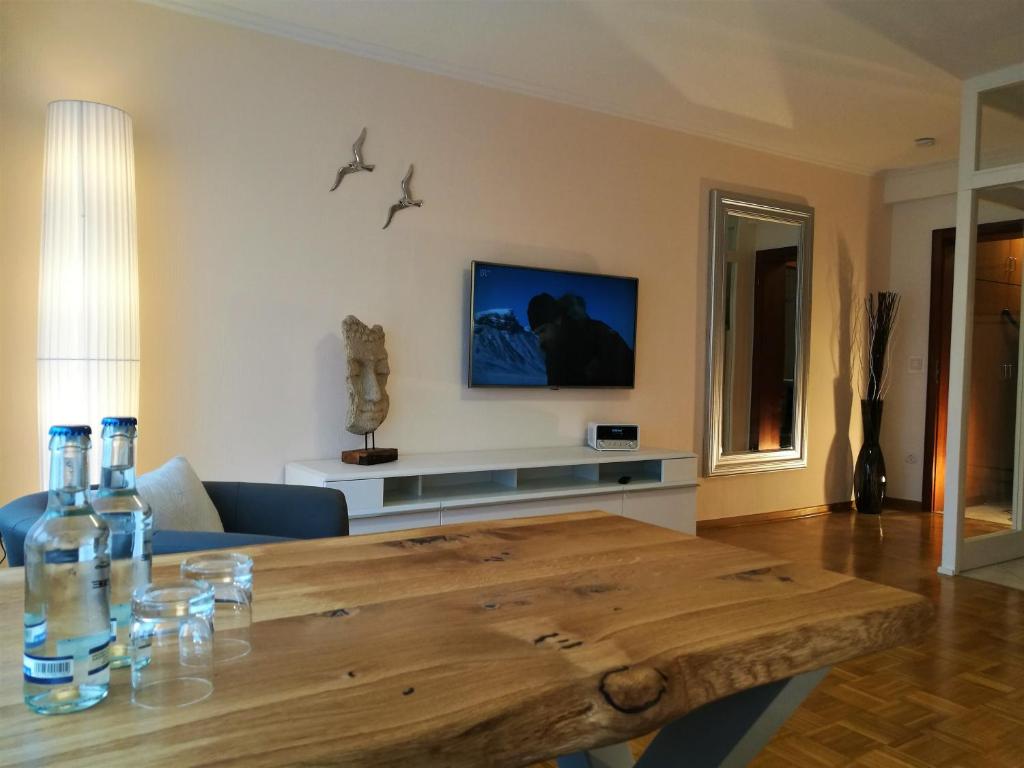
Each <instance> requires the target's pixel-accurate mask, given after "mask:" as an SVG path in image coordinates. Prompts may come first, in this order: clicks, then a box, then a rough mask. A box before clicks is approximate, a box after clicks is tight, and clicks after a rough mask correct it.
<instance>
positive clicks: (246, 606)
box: [181, 552, 252, 663]
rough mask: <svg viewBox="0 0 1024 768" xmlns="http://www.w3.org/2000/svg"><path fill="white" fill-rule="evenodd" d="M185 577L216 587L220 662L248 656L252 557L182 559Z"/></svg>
mask: <svg viewBox="0 0 1024 768" xmlns="http://www.w3.org/2000/svg"><path fill="white" fill-rule="evenodd" d="M181 577H182V578H183V579H201V580H202V581H205V582H207V583H208V584H210V585H211V586H212V587H213V593H214V599H215V609H214V616H213V629H214V632H215V635H216V639H215V642H214V651H213V652H214V658H215V659H216V661H217V662H218V663H220V662H225V661H233V660H235V659H240V658H242V657H243V656H245V655H247V654H248V653H249V651H250V650H252V645H251V644H250V642H249V627H250V626H251V625H252V558H251V557H249V556H248V555H243V554H241V553H238V552H211V553H208V554H205V555H196V556H194V557H190V558H187V559H186V560H185V561H184V562H182V564H181Z"/></svg>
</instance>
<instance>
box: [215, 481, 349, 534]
mask: <svg viewBox="0 0 1024 768" xmlns="http://www.w3.org/2000/svg"><path fill="white" fill-rule="evenodd" d="M203 486H204V487H205V488H206V492H207V493H208V494H210V499H211V500H212V501H213V505H214V506H215V507H216V508H217V512H218V513H219V514H220V519H221V522H222V523H223V524H224V530H225V531H227V532H229V533H253V534H260V535H263V536H281V537H287V538H292V539H318V538H323V537H327V536H347V535H348V507H347V506H346V504H345V494H343V493H342V492H341V491H337V490H334V489H333V488H316V487H313V486H308V485H278V484H274V483H238V482H225V481H216V480H207V481H204V482H203Z"/></svg>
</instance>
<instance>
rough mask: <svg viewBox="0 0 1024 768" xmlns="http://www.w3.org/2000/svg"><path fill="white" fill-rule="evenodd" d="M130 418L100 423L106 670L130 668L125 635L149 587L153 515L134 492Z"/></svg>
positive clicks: (98, 504)
mask: <svg viewBox="0 0 1024 768" xmlns="http://www.w3.org/2000/svg"><path fill="white" fill-rule="evenodd" d="M137 430H138V422H137V421H136V419H135V418H134V417H131V416H108V417H107V418H105V419H103V465H102V468H101V471H100V485H99V489H98V490H97V491H96V493H95V494H94V495H93V499H92V506H93V509H95V510H96V513H97V514H98V515H99V516H100V517H102V518H103V519H104V520H106V522H107V525H109V526H110V666H111V667H113V668H115V669H116V668H118V667H127V666H130V665H131V647H130V645H129V638H128V630H129V628H130V625H131V619H132V615H131V614H132V605H131V603H132V593H133V592H134V591H135V590H136V589H138V588H139V587H145V586H146V585H147V584H149V583H150V581H151V580H152V579H151V576H152V569H153V513H152V511H151V510H150V508H149V505H148V504H146V502H144V501H143V500H142V499H141V498H140V497H139V494H138V492H137V491H136V490H135V438H136V436H137V434H138V431H137Z"/></svg>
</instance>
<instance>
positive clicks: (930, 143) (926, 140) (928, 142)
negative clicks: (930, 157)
mask: <svg viewBox="0 0 1024 768" xmlns="http://www.w3.org/2000/svg"><path fill="white" fill-rule="evenodd" d="M914 144H916V145H917V146H919V147H934V146H935V137H934V136H920V137H918V138H916V139H914Z"/></svg>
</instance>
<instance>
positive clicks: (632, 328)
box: [469, 261, 639, 388]
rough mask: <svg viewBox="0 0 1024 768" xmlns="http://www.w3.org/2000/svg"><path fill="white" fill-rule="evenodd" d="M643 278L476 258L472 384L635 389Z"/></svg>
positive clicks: (471, 331) (471, 339)
mask: <svg viewBox="0 0 1024 768" xmlns="http://www.w3.org/2000/svg"><path fill="white" fill-rule="evenodd" d="M638 283H639V281H638V280H637V279H636V278H635V277H612V276H610V275H593V274H588V273H585V272H562V271H559V270H553V269H536V268H533V267H519V266H515V265H512V264H493V263H490V262H483V261H474V262H473V281H472V285H473V288H472V296H471V298H470V307H471V312H472V316H471V318H470V349H469V386H471V387H604V388H611V387H625V388H631V387H632V386H633V380H634V368H635V354H636V311H637V286H638Z"/></svg>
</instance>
